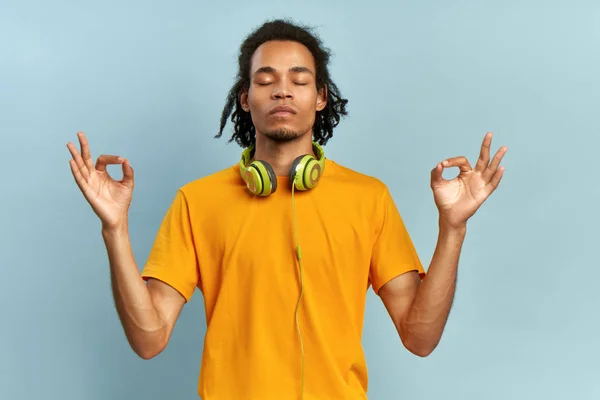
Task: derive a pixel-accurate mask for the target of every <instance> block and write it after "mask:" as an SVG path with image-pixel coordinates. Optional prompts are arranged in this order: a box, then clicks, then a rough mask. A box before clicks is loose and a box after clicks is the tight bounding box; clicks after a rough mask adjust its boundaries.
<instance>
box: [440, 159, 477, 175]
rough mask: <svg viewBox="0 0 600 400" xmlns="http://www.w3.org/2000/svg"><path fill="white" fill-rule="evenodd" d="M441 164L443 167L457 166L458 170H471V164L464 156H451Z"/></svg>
mask: <svg viewBox="0 0 600 400" xmlns="http://www.w3.org/2000/svg"><path fill="white" fill-rule="evenodd" d="M442 166H443V167H444V168H452V167H458V168H459V169H460V172H470V171H472V168H471V164H469V160H467V158H466V157H464V156H460V157H452V158H449V159H447V160H444V161H443V162H442Z"/></svg>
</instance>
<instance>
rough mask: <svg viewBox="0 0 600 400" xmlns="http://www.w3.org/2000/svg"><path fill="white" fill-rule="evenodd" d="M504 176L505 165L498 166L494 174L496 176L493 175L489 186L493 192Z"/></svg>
mask: <svg viewBox="0 0 600 400" xmlns="http://www.w3.org/2000/svg"><path fill="white" fill-rule="evenodd" d="M502 176H504V167H500V168H498V169H497V170H496V173H495V174H494V176H492V179H491V180H490V183H489V186H490V188H491V190H490V193H492V192H493V191H494V190H496V188H497V187H498V185H499V184H500V181H501V180H502Z"/></svg>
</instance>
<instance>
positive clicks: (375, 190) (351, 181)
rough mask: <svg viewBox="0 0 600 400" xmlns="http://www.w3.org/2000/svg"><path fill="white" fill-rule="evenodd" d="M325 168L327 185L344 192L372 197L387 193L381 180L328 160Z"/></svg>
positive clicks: (386, 188) (385, 186)
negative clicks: (341, 189)
mask: <svg viewBox="0 0 600 400" xmlns="http://www.w3.org/2000/svg"><path fill="white" fill-rule="evenodd" d="M325 168H326V172H325V175H324V176H327V180H328V181H329V183H330V184H332V185H336V186H339V187H340V188H343V189H344V190H346V191H354V190H356V191H360V193H361V194H363V195H365V194H371V195H374V196H382V195H384V194H386V193H387V192H388V187H387V185H386V184H385V183H384V182H383V181H382V180H381V179H379V178H377V177H375V176H371V175H367V174H365V173H362V172H360V171H357V170H355V169H352V168H349V167H347V166H344V165H341V164H339V163H337V162H336V161H333V160H329V159H328V160H327V164H326V167H325Z"/></svg>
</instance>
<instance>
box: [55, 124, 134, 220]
mask: <svg viewBox="0 0 600 400" xmlns="http://www.w3.org/2000/svg"><path fill="white" fill-rule="evenodd" d="M77 136H78V138H79V144H80V145H81V154H80V153H79V151H77V148H76V147H75V145H74V144H73V143H71V142H69V143H68V144H67V148H68V149H69V151H70V152H71V155H72V156H73V158H72V159H71V160H69V164H70V165H71V171H72V172H73V177H74V178H75V182H76V183H77V186H79V189H81V192H82V193H83V196H84V197H85V198H86V200H87V201H88V203H90V205H91V206H92V209H93V210H94V212H95V213H96V215H98V217H99V218H100V220H101V221H102V227H103V228H115V227H117V226H119V225H120V224H123V223H126V221H127V213H128V211H129V205H130V203H131V198H132V195H133V186H134V185H133V169H132V168H131V165H130V164H129V161H128V160H127V159H125V158H122V157H119V156H112V155H101V156H99V157H98V160H96V166H94V162H93V160H92V155H91V153H90V146H89V144H88V141H87V139H86V137H85V135H84V134H83V133H82V132H79V133H78V134H77ZM109 164H122V166H123V179H122V180H120V181H117V180H114V179H113V178H112V177H111V176H110V175H109V174H108V171H106V166H107V165H109Z"/></svg>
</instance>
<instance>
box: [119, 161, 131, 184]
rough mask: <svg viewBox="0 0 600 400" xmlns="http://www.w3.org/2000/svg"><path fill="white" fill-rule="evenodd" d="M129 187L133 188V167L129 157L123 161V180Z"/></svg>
mask: <svg viewBox="0 0 600 400" xmlns="http://www.w3.org/2000/svg"><path fill="white" fill-rule="evenodd" d="M121 182H122V183H123V184H124V185H125V186H127V187H128V188H129V189H131V190H133V168H131V164H130V163H129V160H128V159H125V160H124V161H123V180H122V181H121Z"/></svg>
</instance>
